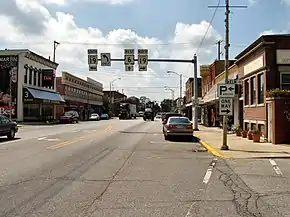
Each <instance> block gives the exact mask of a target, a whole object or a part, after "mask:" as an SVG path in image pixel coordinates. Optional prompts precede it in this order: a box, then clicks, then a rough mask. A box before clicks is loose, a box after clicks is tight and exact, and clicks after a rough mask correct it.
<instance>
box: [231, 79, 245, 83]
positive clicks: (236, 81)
mask: <svg viewBox="0 0 290 217" xmlns="http://www.w3.org/2000/svg"><path fill="white" fill-rule="evenodd" d="M241 83H242V82H241V80H239V79H229V80H228V84H241Z"/></svg>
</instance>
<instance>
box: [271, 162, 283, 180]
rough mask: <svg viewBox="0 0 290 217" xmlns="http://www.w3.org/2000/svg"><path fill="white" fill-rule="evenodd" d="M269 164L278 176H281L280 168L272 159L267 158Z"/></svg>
mask: <svg viewBox="0 0 290 217" xmlns="http://www.w3.org/2000/svg"><path fill="white" fill-rule="evenodd" d="M269 162H270V164H271V165H272V167H273V169H274V171H275V172H276V173H277V175H279V176H283V173H282V171H281V170H280V168H279V166H278V165H277V163H276V162H275V161H274V160H273V159H269Z"/></svg>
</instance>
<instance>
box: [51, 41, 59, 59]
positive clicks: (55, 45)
mask: <svg viewBox="0 0 290 217" xmlns="http://www.w3.org/2000/svg"><path fill="white" fill-rule="evenodd" d="M58 45H60V43H59V42H57V41H53V57H52V61H53V62H54V63H55V52H56V48H57V46H58Z"/></svg>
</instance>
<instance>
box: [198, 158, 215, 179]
mask: <svg viewBox="0 0 290 217" xmlns="http://www.w3.org/2000/svg"><path fill="white" fill-rule="evenodd" d="M217 160H218V159H217V158H214V159H213V160H212V162H211V164H210V165H209V167H208V169H207V171H206V173H205V176H204V178H203V181H202V183H204V184H207V183H208V182H209V180H210V177H211V175H212V171H213V168H214V167H215V164H216V162H217Z"/></svg>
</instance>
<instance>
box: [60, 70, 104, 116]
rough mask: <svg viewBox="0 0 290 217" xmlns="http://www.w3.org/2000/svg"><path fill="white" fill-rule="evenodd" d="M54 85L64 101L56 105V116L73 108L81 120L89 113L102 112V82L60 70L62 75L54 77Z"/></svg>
mask: <svg viewBox="0 0 290 217" xmlns="http://www.w3.org/2000/svg"><path fill="white" fill-rule="evenodd" d="M56 86H57V90H58V91H59V93H60V94H61V95H62V97H63V98H64V99H65V101H66V103H65V104H64V105H61V106H58V110H57V116H60V115H61V114H62V113H63V112H65V111H69V110H75V111H78V112H79V114H80V117H81V119H82V120H87V119H88V117H89V115H90V114H91V113H98V114H101V113H102V110H103V95H104V93H103V84H102V83H100V82H98V81H95V80H94V79H92V78H87V80H84V79H81V78H79V77H77V76H75V75H73V74H71V73H68V72H62V76H61V77H57V78H56Z"/></svg>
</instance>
